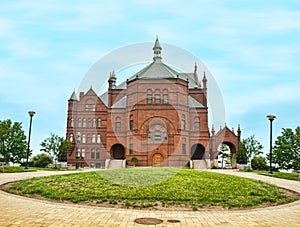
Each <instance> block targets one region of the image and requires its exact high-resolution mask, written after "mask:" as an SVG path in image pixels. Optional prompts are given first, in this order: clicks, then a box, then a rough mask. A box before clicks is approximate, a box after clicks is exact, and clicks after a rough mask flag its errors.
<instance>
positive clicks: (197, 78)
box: [194, 62, 201, 87]
mask: <svg viewBox="0 0 300 227" xmlns="http://www.w3.org/2000/svg"><path fill="white" fill-rule="evenodd" d="M197 68H198V67H197V63H196V62H195V69H194V79H195V81H196V84H197V85H198V86H199V87H201V83H200V81H199V77H198V72H197Z"/></svg>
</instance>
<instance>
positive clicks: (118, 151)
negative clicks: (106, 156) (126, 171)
mask: <svg viewBox="0 0 300 227" xmlns="http://www.w3.org/2000/svg"><path fill="white" fill-rule="evenodd" d="M110 154H111V157H112V158H113V159H125V149H124V146H123V145H122V144H115V145H113V146H112V147H111V150H110Z"/></svg>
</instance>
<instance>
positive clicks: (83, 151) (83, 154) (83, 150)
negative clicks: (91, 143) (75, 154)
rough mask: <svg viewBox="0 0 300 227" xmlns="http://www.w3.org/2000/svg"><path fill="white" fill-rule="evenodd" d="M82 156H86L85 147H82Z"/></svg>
mask: <svg viewBox="0 0 300 227" xmlns="http://www.w3.org/2000/svg"><path fill="white" fill-rule="evenodd" d="M81 157H82V158H84V157H85V149H84V148H82V149H81Z"/></svg>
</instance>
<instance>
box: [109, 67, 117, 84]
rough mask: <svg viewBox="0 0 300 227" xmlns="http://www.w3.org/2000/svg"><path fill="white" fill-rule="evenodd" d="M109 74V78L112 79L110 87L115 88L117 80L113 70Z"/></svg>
mask: <svg viewBox="0 0 300 227" xmlns="http://www.w3.org/2000/svg"><path fill="white" fill-rule="evenodd" d="M110 76H111V80H112V87H113V88H115V87H116V81H117V77H116V74H115V70H113V71H112V73H111V75H110Z"/></svg>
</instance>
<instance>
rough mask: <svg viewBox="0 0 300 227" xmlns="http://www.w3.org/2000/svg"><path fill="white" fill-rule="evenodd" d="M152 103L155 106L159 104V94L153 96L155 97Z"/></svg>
mask: <svg viewBox="0 0 300 227" xmlns="http://www.w3.org/2000/svg"><path fill="white" fill-rule="evenodd" d="M154 103H155V104H160V94H155V96H154Z"/></svg>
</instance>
